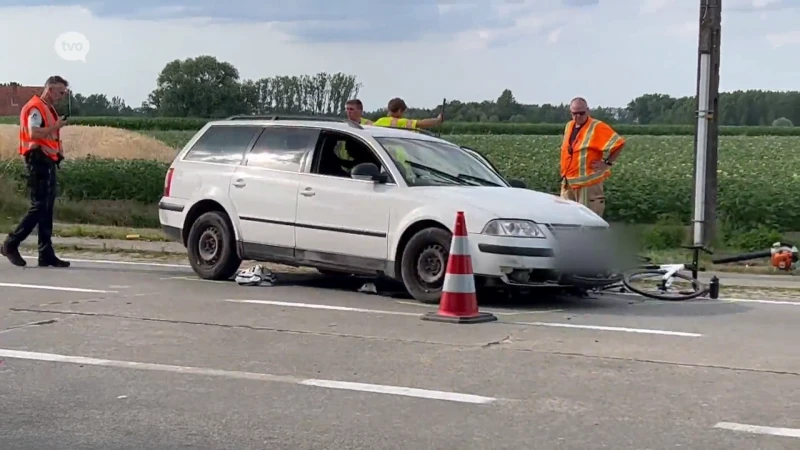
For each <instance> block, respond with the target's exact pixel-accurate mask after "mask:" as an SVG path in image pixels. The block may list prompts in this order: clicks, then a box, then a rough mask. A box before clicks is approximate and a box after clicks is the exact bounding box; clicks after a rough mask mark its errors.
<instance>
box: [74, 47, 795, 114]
mask: <svg viewBox="0 0 800 450" xmlns="http://www.w3.org/2000/svg"><path fill="white" fill-rule="evenodd" d="M361 87H362V85H361V83H359V82H358V81H357V79H356V76H355V75H350V74H345V73H333V74H331V73H326V72H321V73H318V74H315V75H299V76H275V77H268V78H261V79H259V80H250V79H244V80H243V79H241V78H240V75H239V71H238V69H236V67H234V66H233V65H232V64H230V63H228V62H225V61H220V60H218V59H217V58H215V57H213V56H207V55H203V56H198V57H196V58H187V59H184V60H174V61H171V62H169V63H167V64H166V66H165V67H164V69H162V70H161V72H160V73H159V74H158V77H157V78H156V88H155V89H154V90H153V91H152V92H151V93H150V95H149V96H148V99H147V100H146V101H144V102H142V104H141V105H139V106H138V107H132V106H130V105H127V104H126V103H125V101H124V100H123V99H121V98H119V97H112V98H111V99H108V97H107V96H106V95H105V94H99V93H96V94H89V95H84V94H80V93H75V94H73V96H72V98H71V104H70V105H69V106H70V109H71V114H72V115H74V116H146V117H198V118H220V117H226V116H231V115H236V114H307V115H329V116H343V115H344V104H345V102H346V101H347V100H349V99H351V98H357V97H358V93H359V90H360V89H361ZM398 95H399V96H401V97H402V96H403V93H402V92H398ZM388 100H389V99H387V102H388ZM588 100H589V102H590V104H591V99H588ZM719 104H720V107H719V111H718V112H717V113H718V117H719V121H720V122H719V123H720V125H738V126H789V127H791V126H793V124H795V123H800V92H799V91H785V92H778V91H764V90H748V91H735V92H724V93H721V94H720V100H719ZM66 107H67V105H66V102H65V103H64V104H62V105H59V109H60V110H62V111H64V110H66ZM365 107H366V109H367V111H365V114H364V115H365V116H366V117H368V118H371V119H376V118H378V117H381V116H383V115H384V113H385V105H384V104H381V105H365ZM695 110H696V105H695V97H694V96H687V97H680V98H676V97H672V96H669V95H665V94H645V95H642V96H640V97H637V98H635V99H633V100H631V101H630V102H629V103H628V104H627V105H626V106H624V107H604V106H592V114H593V115H594V116H595V117H597V118H599V119H601V120H605V121H608V122H610V123H617V124H639V125H691V124H693V123H694V122H695V121H696V117H695ZM439 112H441V105H437V106H436V107H433V108H420V107H414V108H410V109H409V111H408V113H407V115H408V116H409V117H413V118H422V117H431V116H435V115H436V114H438V113H439ZM445 115H446V119H447V120H448V121H455V122H487V123H493V122H494V123H497V122H510V123H564V122H566V121H568V120H569V119H570V115H569V105H568V104H566V103H562V104H558V105H551V104H544V105H526V104H522V103H519V102H518V101H517V100H516V98H515V97H514V94H513V93H512V91H511V90H510V89H504V90H503V91H502V93H501V94H500V95H499V96H498V97H497V99H495V100H484V101H480V102H477V101H470V102H465V101H459V100H452V101H449V102H448V103H447V105H446V110H445Z"/></svg>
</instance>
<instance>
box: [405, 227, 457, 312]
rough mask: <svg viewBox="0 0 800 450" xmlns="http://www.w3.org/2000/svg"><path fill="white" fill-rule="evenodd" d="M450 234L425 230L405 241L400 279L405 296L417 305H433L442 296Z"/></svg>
mask: <svg viewBox="0 0 800 450" xmlns="http://www.w3.org/2000/svg"><path fill="white" fill-rule="evenodd" d="M451 239H452V234H451V233H450V232H449V231H447V230H443V229H441V228H426V229H424V230H421V231H419V232H417V234H415V235H414V236H412V237H411V239H410V240H409V241H408V244H407V245H406V248H405V250H403V256H402V259H401V261H400V275H401V277H402V279H403V284H404V285H405V287H406V289H407V290H408V293H409V294H411V296H412V297H414V298H415V299H416V300H417V301H419V302H422V303H427V304H437V303H439V299H440V297H441V295H442V285H443V284H444V274H445V272H446V271H447V259H448V258H449V256H450V241H451Z"/></svg>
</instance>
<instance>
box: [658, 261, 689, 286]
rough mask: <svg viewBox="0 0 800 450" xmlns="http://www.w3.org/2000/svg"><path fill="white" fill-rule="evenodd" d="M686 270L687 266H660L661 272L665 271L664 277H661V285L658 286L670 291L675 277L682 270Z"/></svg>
mask: <svg viewBox="0 0 800 450" xmlns="http://www.w3.org/2000/svg"><path fill="white" fill-rule="evenodd" d="M684 269H686V264H662V265H659V266H658V269H657V270H659V271H663V272H664V275H663V276H662V277H661V283H660V285H659V286H658V287H659V288H661V289H669V287H670V286H672V280H674V279H675V278H674V275H675V274H676V273H678V272H680V271H681V270H684Z"/></svg>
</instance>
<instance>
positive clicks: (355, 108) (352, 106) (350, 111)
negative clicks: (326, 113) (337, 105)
mask: <svg viewBox="0 0 800 450" xmlns="http://www.w3.org/2000/svg"><path fill="white" fill-rule="evenodd" d="M344 109H345V111H346V112H347V118H348V119H350V120H352V121H353V122H355V123H359V124H361V125H372V121H371V120H369V119H367V118H364V117H362V116H361V115H362V114H364V104H363V103H361V100H359V99H357V98H354V99H352V100H348V101H347V103H345V104H344Z"/></svg>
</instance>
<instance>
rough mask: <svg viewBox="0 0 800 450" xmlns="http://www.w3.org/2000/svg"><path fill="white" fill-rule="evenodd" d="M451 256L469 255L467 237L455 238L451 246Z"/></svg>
mask: <svg viewBox="0 0 800 450" xmlns="http://www.w3.org/2000/svg"><path fill="white" fill-rule="evenodd" d="M450 254H451V255H469V241H468V240H467V237H466V236H453V243H452V244H450Z"/></svg>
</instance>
